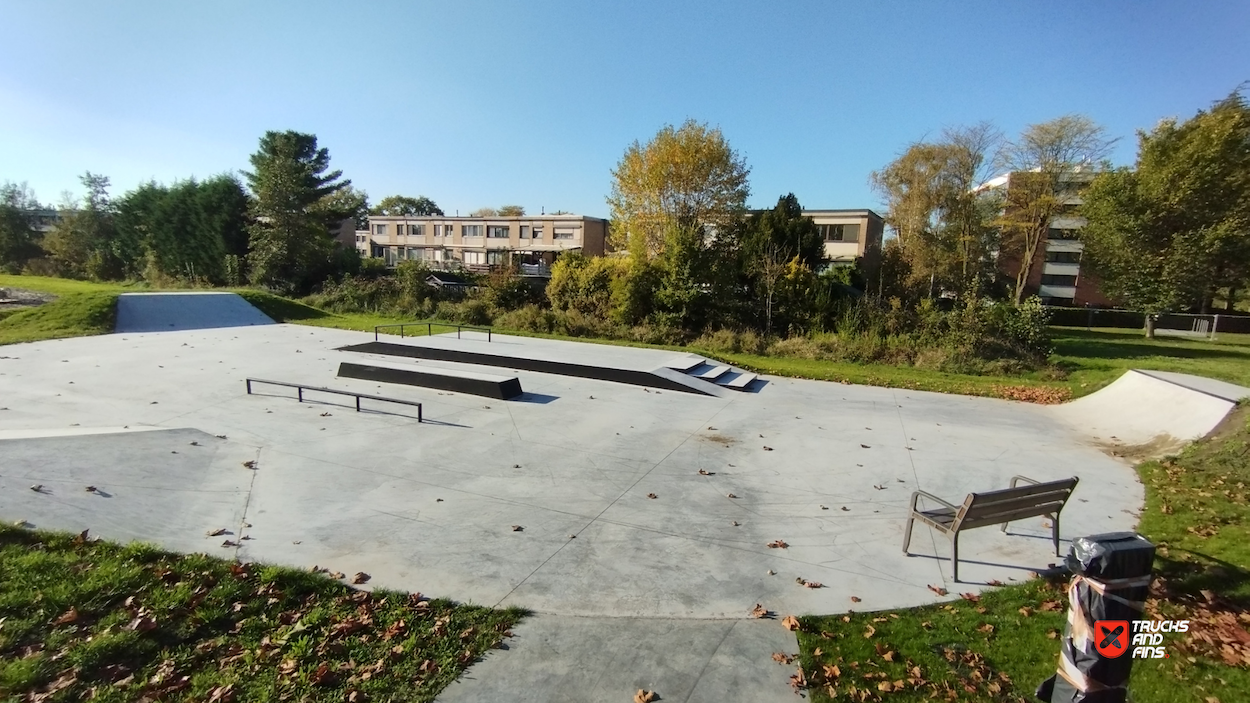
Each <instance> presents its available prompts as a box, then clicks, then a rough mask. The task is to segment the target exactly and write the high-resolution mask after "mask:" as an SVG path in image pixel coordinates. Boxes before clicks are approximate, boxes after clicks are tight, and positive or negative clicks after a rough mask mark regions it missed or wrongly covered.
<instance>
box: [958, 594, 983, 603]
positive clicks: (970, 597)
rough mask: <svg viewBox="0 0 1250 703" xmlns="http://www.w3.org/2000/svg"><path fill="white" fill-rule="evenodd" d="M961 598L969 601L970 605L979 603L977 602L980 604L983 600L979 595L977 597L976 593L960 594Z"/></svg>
mask: <svg viewBox="0 0 1250 703" xmlns="http://www.w3.org/2000/svg"><path fill="white" fill-rule="evenodd" d="M959 597H960V598H963V599H964V600H966V601H968V602H969V603H977V602H980V600H981V596H978V595H977V594H975V593H960V594H959Z"/></svg>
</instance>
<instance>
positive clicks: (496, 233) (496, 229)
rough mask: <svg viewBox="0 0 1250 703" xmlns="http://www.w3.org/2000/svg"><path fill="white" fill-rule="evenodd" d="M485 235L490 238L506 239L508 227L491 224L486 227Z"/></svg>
mask: <svg viewBox="0 0 1250 703" xmlns="http://www.w3.org/2000/svg"><path fill="white" fill-rule="evenodd" d="M486 236H487V237H490V238H491V239H507V238H508V228H507V227H501V226H498V225H491V226H490V227H487V228H486Z"/></svg>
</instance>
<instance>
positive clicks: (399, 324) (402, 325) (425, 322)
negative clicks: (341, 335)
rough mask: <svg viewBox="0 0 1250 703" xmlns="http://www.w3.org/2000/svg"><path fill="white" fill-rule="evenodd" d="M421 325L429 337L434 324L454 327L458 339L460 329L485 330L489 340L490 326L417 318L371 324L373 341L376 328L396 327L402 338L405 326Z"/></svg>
mask: <svg viewBox="0 0 1250 703" xmlns="http://www.w3.org/2000/svg"><path fill="white" fill-rule="evenodd" d="M421 325H425V334H426V336H429V337H433V336H434V325H439V326H440V327H455V328H456V339H460V332H461V331H462V330H472V331H477V332H485V333H486V341H488V342H489V341H491V328H490V327H477V326H474V325H458V324H456V323H454V322H437V321H433V320H417V321H416V322H397V323H392V324H389V325H374V326H373V341H375V342H376V341H378V330H380V329H384V328H387V327H398V328H399V337H400V339H403V337H404V328H405V327H420V326H421Z"/></svg>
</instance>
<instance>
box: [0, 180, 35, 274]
mask: <svg viewBox="0 0 1250 703" xmlns="http://www.w3.org/2000/svg"><path fill="white" fill-rule="evenodd" d="M37 210H39V200H38V199H36V198H35V194H34V192H33V191H31V189H30V188H29V187H28V186H27V185H26V184H25V183H21V184H17V183H8V182H6V183H5V184H4V185H2V186H0V272H7V273H19V272H20V271H21V270H22V267H23V266H25V265H26V262H27V261H29V260H30V259H33V258H35V257H36V256H38V255H39V245H38V244H36V242H35V239H36V237H35V221H34V217H35V214H36V211H37Z"/></svg>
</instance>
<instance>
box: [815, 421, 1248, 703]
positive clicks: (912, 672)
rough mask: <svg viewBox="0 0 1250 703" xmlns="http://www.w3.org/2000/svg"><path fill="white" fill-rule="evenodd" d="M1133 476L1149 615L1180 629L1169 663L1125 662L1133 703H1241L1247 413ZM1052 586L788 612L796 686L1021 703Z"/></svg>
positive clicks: (1059, 605)
mask: <svg viewBox="0 0 1250 703" xmlns="http://www.w3.org/2000/svg"><path fill="white" fill-rule="evenodd" d="M1138 472H1139V474H1140V476H1141V479H1142V482H1143V484H1144V485H1145V487H1146V509H1145V512H1144V513H1143V515H1142V520H1141V525H1140V527H1139V531H1140V532H1141V533H1142V534H1143V535H1145V536H1146V537H1148V538H1149V539H1151V540H1152V541H1154V542H1155V544H1157V545H1158V547H1159V553H1158V559H1157V561H1156V565H1155V566H1156V573H1157V574H1158V578H1157V579H1156V582H1155V585H1154V587H1153V588H1152V591H1151V593H1152V598H1151V599H1150V601H1149V602H1148V604H1147V612H1148V613H1149V614H1150V615H1151V616H1152V617H1157V618H1166V619H1188V620H1190V622H1191V624H1190V629H1189V632H1188V633H1186V634H1185V635H1171V636H1168V637H1169V639H1168V640H1167V641H1166V642H1165V645H1166V646H1167V647H1168V651H1169V653H1170V656H1169V658H1167V659H1144V660H1138V661H1136V662H1134V666H1133V681H1132V686H1131V688H1132V691H1133V696H1134V700H1135V701H1138V702H1139V703H1182V702H1184V703H1189V702H1193V703H1214V702H1215V701H1219V702H1220V703H1233V701H1244V700H1250V632H1248V631H1247V630H1248V628H1250V501H1248V500H1247V499H1248V498H1250V495H1248V494H1250V408H1246V407H1241V408H1238V409H1237V410H1235V411H1234V412H1233V413H1232V414H1230V416H1229V417H1228V418H1227V419H1226V420H1225V422H1224V423H1223V424H1222V425H1221V426H1220V427H1219V428H1218V429H1217V430H1216V431H1215V432H1214V433H1212V434H1211V435H1210V436H1209V437H1207V438H1206V439H1204V440H1201V441H1199V442H1196V443H1194V444H1192V445H1191V446H1190V447H1188V448H1187V449H1186V450H1185V451H1184V452H1182V453H1181V455H1180V456H1178V457H1173V458H1169V459H1164V460H1160V461H1151V462H1147V463H1145V464H1142V465H1141V466H1140V467H1139V468H1138ZM1068 509H1069V510H1081V509H1092V508H1090V507H1087V506H1083V504H1073V505H1070V506H1069V507H1068ZM1063 589H1064V583H1062V582H1048V581H1046V580H1043V579H1040V578H1039V579H1033V580H1032V581H1029V582H1027V583H1023V584H1018V585H1009V586H1005V587H1002V588H997V589H994V590H992V591H989V592H986V593H984V594H981V595H980V596H979V597H976V596H971V597H970V598H961V599H959V600H957V601H955V602H952V603H943V604H938V605H931V606H926V607H923V608H912V609H906V610H898V611H886V612H875V613H851V614H845V615H827V616H809V617H804V618H800V631H799V633H798V635H799V646H800V648H801V653H800V658H799V662H800V665H801V671H802V675H801V681H802V682H803V683H804V684H805V685H806V686H807V687H809V689H810V691H809V693H810V694H811V697H812V700H813V701H832V700H839V701H841V700H851V701H900V703H901V702H903V701H921V700H926V701H927V700H949V701H1032V700H1034V699H1033V697H1032V693H1033V689H1034V688H1035V687H1036V686H1037V684H1038V683H1040V682H1041V681H1042V680H1043V679H1045V678H1046V677H1048V676H1050V675H1051V674H1052V673H1053V672H1054V669H1055V665H1056V664H1057V662H1058V652H1059V641H1058V637H1059V635H1060V633H1061V632H1062V630H1063V626H1064V614H1065V612H1066V609H1067V601H1066V595H1065V594H1064V590H1063ZM848 606H850V607H853V606H852V605H851V604H848ZM797 682H798V679H796V683H797Z"/></svg>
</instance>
